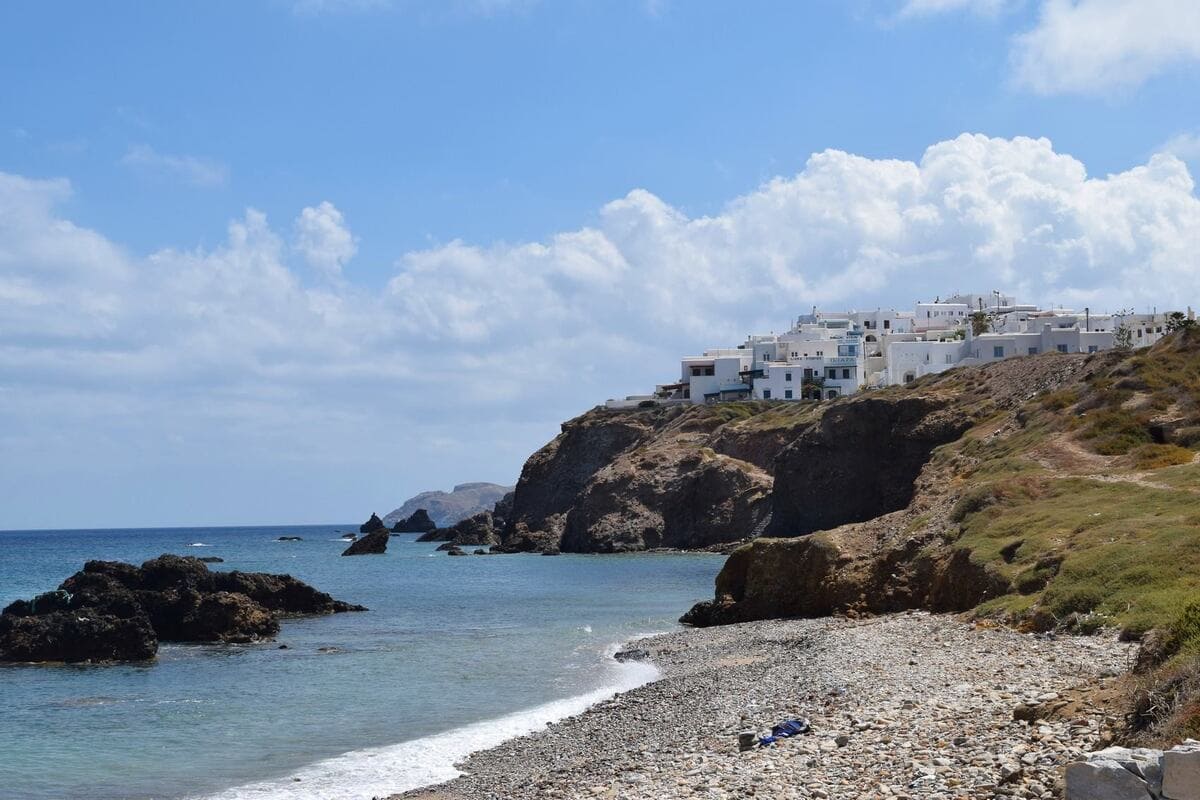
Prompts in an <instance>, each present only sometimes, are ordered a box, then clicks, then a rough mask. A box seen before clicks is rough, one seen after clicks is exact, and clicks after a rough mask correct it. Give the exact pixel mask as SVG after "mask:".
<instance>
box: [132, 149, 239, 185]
mask: <svg viewBox="0 0 1200 800" xmlns="http://www.w3.org/2000/svg"><path fill="white" fill-rule="evenodd" d="M121 163H122V164H124V165H125V166H127V167H132V168H134V169H138V170H141V171H143V172H146V173H148V174H154V175H165V176H167V177H171V178H177V179H179V180H182V181H183V182H184V183H187V184H190V185H192V186H198V187H201V188H213V187H219V186H224V185H225V184H226V183H228V182H229V167H227V166H225V165H224V164H221V163H219V162H217V161H212V160H210V159H204V158H197V157H195V156H173V155H167V154H165V153H159V152H158V151H157V150H155V149H154V148H153V147H150V146H149V145H144V144H140V145H135V146H133V147H130V148H129V150H127V151H126V152H125V155H124V156H122V157H121Z"/></svg>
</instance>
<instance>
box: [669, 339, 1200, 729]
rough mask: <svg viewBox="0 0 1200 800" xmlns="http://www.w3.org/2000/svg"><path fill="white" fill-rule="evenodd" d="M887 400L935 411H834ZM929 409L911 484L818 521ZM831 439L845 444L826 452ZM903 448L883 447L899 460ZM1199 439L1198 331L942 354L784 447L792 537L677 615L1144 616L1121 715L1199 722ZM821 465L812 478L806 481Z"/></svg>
mask: <svg viewBox="0 0 1200 800" xmlns="http://www.w3.org/2000/svg"><path fill="white" fill-rule="evenodd" d="M889 400H890V401H892V402H908V403H912V404H917V407H923V408H925V409H932V410H930V411H926V412H925V413H924V415H923V417H921V419H920V421H917V422H915V423H914V421H913V420H911V419H910V420H908V421H907V422H905V423H903V424H900V425H897V426H894V427H892V428H891V429H890V430H888V431H880V430H861V431H860V430H859V429H858V428H857V427H855V426H853V425H851V426H846V425H837V426H835V425H833V424H832V423H833V421H834V420H838V419H844V418H847V417H849V418H851V419H853V418H855V417H856V416H857V415H858V414H859V413H860V412H858V411H856V408H861V409H864V410H865V408H866V407H867V406H868V405H869V404H873V403H878V402H884V401H889ZM839 405H840V406H841V409H840V410H838V406H839ZM914 413H920V412H914ZM926 425H932V427H933V429H934V430H936V431H937V432H938V435H945V436H946V438H947V441H945V442H943V443H942V444H940V445H938V446H936V447H934V448H932V449H931V450H930V451H929V454H928V458H927V459H926V460H925V462H924V463H923V464H922V465H921V466H920V468H919V470H918V471H917V473H916V474H915V476H914V480H913V484H912V495H911V499H909V500H908V501H907V502H906V503H905V504H904V505H903V506H902V507H900V508H898V509H897V510H893V511H890V512H887V513H884V514H881V515H879V516H877V517H875V518H872V519H869V520H865V521H857V522H850V523H848V524H842V525H837V526H833V525H830V526H826V527H824V528H823V529H822V526H821V525H820V524H819V523H820V522H822V521H826V520H830V519H831V517H830V515H829V512H828V508H824V509H822V510H821V514H823V515H824V516H818V517H814V511H813V510H812V506H813V505H814V504H819V505H822V506H826V507H828V506H832V507H833V508H834V509H835V510H837V509H844V508H845V506H846V505H847V504H850V505H855V504H860V503H862V502H863V501H862V500H859V499H855V497H854V496H855V494H856V493H858V492H860V491H861V490H863V489H866V490H867V491H870V492H874V491H875V489H874V488H873V487H874V485H875V480H876V479H875V476H874V475H872V463H871V462H872V460H873V459H877V458H881V457H882V458H886V457H887V456H886V454H887V453H888V452H889V450H890V449H891V447H892V446H893V445H895V444H896V443H897V442H899V443H900V444H902V445H905V442H906V441H907V439H908V438H909V437H908V436H907V435H906V433H905V431H906V430H917V429H920V428H922V427H924V426H926ZM952 428H959V429H961V434H960V435H956V436H950V435H949V433H950V429H952ZM817 429H824V435H818V433H819V431H818V430H817ZM898 434H899V436H900V439H899V440H898V439H897V435H898ZM831 440H833V441H835V442H836V444H837V445H838V446H840V448H841V450H842V451H843V453H842V454H840V455H839V454H836V453H833V454H831V449H830V448H831ZM905 446H907V445H905ZM905 446H902V447H900V448H899V450H898V451H897V452H899V453H901V454H900V455H898V456H897V457H896V459H895V460H897V461H901V462H906V461H908V459H909V458H910V456H911V453H910V451H908V450H906V449H905ZM1198 447H1200V336H1197V335H1196V334H1195V332H1184V333H1181V334H1177V335H1175V336H1173V337H1171V338H1169V339H1167V340H1164V341H1163V342H1161V343H1159V344H1158V345H1156V346H1155V347H1154V348H1152V349H1150V350H1141V351H1134V352H1132V353H1119V352H1108V353H1100V354H1095V355H1090V356H1082V355H1080V356H1068V355H1059V354H1048V355H1043V356H1034V357H1030V358H1024V359H1013V360H1010V361H1004V362H1000V363H997V364H993V365H990V366H987V367H983V368H978V369H966V370H955V371H953V372H949V373H945V374H943V375H941V376H935V377H933V378H931V379H926V380H923V381H920V382H918V383H916V384H913V385H910V386H908V387H904V388H903V389H894V390H887V391H883V392H878V393H872V394H870V395H864V396H860V397H857V398H850V399H847V400H845V401H842V402H841V403H835V404H832V405H831V406H830V408H829V410H828V411H826V412H825V414H824V415H823V418H822V420H821V421H820V422H819V423H816V428H810V429H808V430H806V431H804V432H803V433H802V434H801V435H800V436H799V437H797V438H796V439H794V440H793V441H792V443H791V444H790V445H789V446H788V447H787V448H785V449H784V450H783V451H782V452H781V453H780V455H779V457H778V458H777V461H776V469H775V488H774V492H773V496H772V505H773V509H774V514H775V517H774V520H773V522H772V526H771V531H772V533H774V534H777V535H778V536H779V537H786V538H760V539H757V540H755V541H753V542H751V543H749V544H747V545H745V546H743V547H740V548H738V549H737V550H735V551H734V552H733V553H732V554H731V556H730V558H729V560H728V561H727V562H726V565H725V567H724V568H723V569H722V571H721V573H720V575H719V576H718V578H717V582H716V592H715V597H714V599H713V600H712V601H708V602H704V603H700V604H698V605H697V606H696V607H695V608H693V609H692V610H691V611H690V612H689V613H688V614H687V615H686V616H685V617H684V621H686V622H691V623H693V624H697V625H709V624H720V623H726V622H735V621H745V620H753V619H764V618H774V617H796V616H824V615H828V614H834V613H849V614H856V613H864V612H866V613H877V612H885V611H897V610H904V609H912V608H925V609H930V610H935V611H969V612H970V613H971V614H972V615H974V616H976V617H980V618H993V619H997V620H999V621H1003V622H1006V623H1009V624H1013V625H1016V626H1018V627H1020V628H1022V629H1026V630H1036V631H1047V630H1052V629H1065V630H1068V631H1072V632H1077V633H1088V632H1091V631H1094V630H1096V629H1098V628H1100V627H1102V626H1105V627H1106V626H1115V627H1118V628H1120V629H1121V630H1122V632H1123V636H1124V637H1127V638H1134V639H1138V638H1143V636H1144V635H1145V634H1146V633H1147V632H1148V631H1152V633H1150V634H1149V635H1145V638H1144V639H1143V641H1144V647H1143V650H1142V653H1143V655H1142V658H1141V662H1140V664H1139V667H1140V672H1141V673H1142V674H1143V676H1145V677H1143V678H1141V679H1140V680H1142V681H1143V682H1144V684H1145V685H1144V686H1143V687H1142V688H1141V689H1140V690H1139V695H1138V696H1139V700H1138V701H1137V703H1136V704H1135V707H1134V708H1133V709H1132V711H1131V717H1130V718H1131V720H1132V721H1133V724H1134V727H1135V728H1139V727H1143V728H1149V729H1151V730H1158V731H1159V732H1160V733H1161V731H1162V730H1170V731H1174V733H1175V735H1184V734H1187V735H1195V734H1196V733H1197V732H1200V705H1198V704H1196V703H1194V702H1193V701H1188V703H1190V705H1188V703H1185V702H1184V701H1183V698H1185V697H1197V696H1200V660H1197V654H1198V653H1200V497H1198V495H1200V463H1198V459H1197V454H1196V452H1195V451H1196V449H1197V448H1198ZM864 450H865V452H867V453H869V454H870V456H869V457H867V458H863V459H861V460H860V462H859V463H858V464H857V466H855V464H853V463H850V462H851V461H852V459H851V457H850V456H849V455H846V453H854V452H862V451H864ZM831 455H832V458H833V460H832V461H831V462H827V461H826V459H828V458H830V457H831ZM876 463H877V462H876ZM822 465H825V466H827V467H828V470H829V474H828V475H827V476H826V478H825V479H824V483H823V486H817V487H814V486H812V485H808V484H806V481H807V479H808V478H809V477H811V476H812V475H813V474H814V473H816V472H819V471H820V469H821V468H822ZM835 479H836V480H835ZM836 482H841V484H842V491H841V492H837V491H836V486H835V483H836ZM894 488H895V487H893V489H894ZM823 490H825V491H828V494H826V495H825V496H824V498H823V499H822V497H821V495H820V492H821V491H823ZM832 519H833V521H836V515H834V517H833V518H832ZM813 531H817V532H813ZM806 534H810V535H806ZM1159 665H1162V666H1159ZM1156 667H1157V672H1156V671H1155V668H1156Z"/></svg>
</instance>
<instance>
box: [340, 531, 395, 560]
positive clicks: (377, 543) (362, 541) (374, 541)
mask: <svg viewBox="0 0 1200 800" xmlns="http://www.w3.org/2000/svg"><path fill="white" fill-rule="evenodd" d="M389 537H390V534H389V533H388V530H387V528H379V529H376V530H373V531H371V532H370V533H368V534H367V535H366V536H361V537H359V538H358V539H356V540H355V541H353V542H351V543H350V546H349V547H347V548H346V549H345V550H343V551H342V555H344V556H365V555H379V554H380V553H386V552H387V546H388V538H389Z"/></svg>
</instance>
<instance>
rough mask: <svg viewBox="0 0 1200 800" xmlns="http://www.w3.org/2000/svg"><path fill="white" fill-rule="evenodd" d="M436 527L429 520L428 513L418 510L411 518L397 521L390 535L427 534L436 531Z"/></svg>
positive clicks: (421, 509) (435, 524)
mask: <svg viewBox="0 0 1200 800" xmlns="http://www.w3.org/2000/svg"><path fill="white" fill-rule="evenodd" d="M437 527H438V526H437V523H436V522H434V521H433V520H432V519H431V518H430V516H429V512H428V511H426V510H425V509H423V508H418V509H417V510H416V511H414V512H413V513H412V515H411V516H409V517H406V518H405V519H401V520H397V522H396V524H395V525H393V526H392V533H429V532H431V531H435V530H437ZM418 541H420V540H418Z"/></svg>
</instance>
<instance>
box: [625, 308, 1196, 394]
mask: <svg viewBox="0 0 1200 800" xmlns="http://www.w3.org/2000/svg"><path fill="white" fill-rule="evenodd" d="M1189 316H1192V313H1191V311H1190V309H1189ZM1166 325H1167V320H1166V315H1165V314H1161V313H1150V314H1135V313H1131V312H1124V313H1120V314H1092V313H1091V312H1090V310H1084V311H1083V312H1076V311H1068V310H1065V309H1053V310H1044V309H1041V308H1038V307H1037V306H1035V305H1023V304H1020V303H1017V302H1016V301H1015V300H1014V298H1012V297H1009V296H1006V295H1004V294H1003V293H1000V292H992V293H991V294H990V295H974V294H971V295H955V296H953V297H950V298H949V299H946V300H941V299H940V298H939V299H938V300H935V301H933V302H931V303H923V302H919V303H917V304H916V308H915V309H914V310H913V311H897V310H895V309H877V310H875V311H845V312H827V311H817V310H816V309H814V310H813V312H812V313H811V314H804V315H802V316H800V317H799V318H797V320H796V323H795V325H793V326H792V329H791V330H789V331H788V332H787V333H778V334H776V333H772V334H769V335H765V336H750V337H748V338H747V339H746V341H745V342H743V343H742V344H740V345H737V346H736V347H727V348H716V349H712V350H706V351H705V352H704V354H703V355H699V356H688V357H686V358H684V359H682V361H681V362H680V375H679V380H678V381H676V382H674V383H668V384H662V385H660V386H658V387H657V388H656V390H655V392H654V394H652V395H635V396H631V397H628V398H625V399H624V400H609V401H608V406H609V407H610V408H622V407H630V406H636V405H637V404H638V403H645V402H648V401H653V402H691V403H714V402H721V401H725V400H745V399H757V400H825V399H832V398H835V397H838V396H840V395H847V394H853V393H855V392H857V391H860V390H861V389H864V388H871V387H881V386H888V385H896V384H904V383H909V382H911V381H914V380H916V379H917V378H919V377H921V376H923V375H929V374H932V373H936V372H943V371H945V370H948V369H951V368H952V367H958V366H963V365H968V364H986V363H988V362H990V361H999V360H1001V359H1005V358H1011V357H1013V356H1025V355H1036V354H1038V353H1048V352H1060V353H1095V352H1097V351H1100V350H1107V349H1110V348H1112V347H1114V346H1116V345H1118V344H1122V343H1123V342H1122V340H1124V343H1125V344H1127V345H1128V346H1131V347H1143V346H1147V345H1151V344H1153V343H1154V342H1156V341H1158V340H1159V339H1160V338H1162V336H1163V335H1164V333H1165V331H1166Z"/></svg>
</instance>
